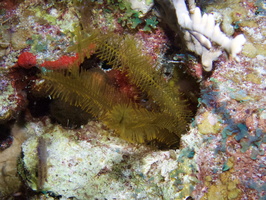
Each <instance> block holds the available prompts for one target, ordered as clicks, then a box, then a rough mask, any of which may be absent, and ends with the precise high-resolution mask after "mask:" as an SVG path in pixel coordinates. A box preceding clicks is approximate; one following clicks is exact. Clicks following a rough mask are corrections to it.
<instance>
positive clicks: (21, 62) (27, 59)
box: [18, 52, 37, 69]
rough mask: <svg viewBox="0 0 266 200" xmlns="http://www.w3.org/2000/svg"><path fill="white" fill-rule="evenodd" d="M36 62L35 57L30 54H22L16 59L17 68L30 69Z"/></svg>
mask: <svg viewBox="0 0 266 200" xmlns="http://www.w3.org/2000/svg"><path fill="white" fill-rule="evenodd" d="M36 64H37V60H36V56H35V55H33V54H32V53H30V52H23V53H22V54H20V56H19V57H18V66H20V67H23V68H25V69H30V68H32V67H34V66H36Z"/></svg>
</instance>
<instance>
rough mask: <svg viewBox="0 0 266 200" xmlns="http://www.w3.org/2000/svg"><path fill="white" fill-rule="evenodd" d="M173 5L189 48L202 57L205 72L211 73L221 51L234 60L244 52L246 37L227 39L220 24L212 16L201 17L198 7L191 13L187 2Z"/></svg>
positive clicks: (178, 0) (175, 0)
mask: <svg viewBox="0 0 266 200" xmlns="http://www.w3.org/2000/svg"><path fill="white" fill-rule="evenodd" d="M173 5H174V7H175V10H176V16H177V20H178V24H179V25H180V26H181V28H182V30H183V31H184V39H185V40H186V43H187V48H188V49H189V50H190V51H193V52H195V53H196V54H198V55H200V56H201V60H202V65H203V68H204V70H205V71H211V69H212V62H213V61H214V60H216V59H217V58H218V57H219V56H220V55H221V53H222V50H221V49H225V50H226V51H227V52H228V53H229V54H230V55H231V57H232V58H236V55H237V54H238V53H239V52H240V51H241V50H242V46H243V44H244V43H245V42H246V39H245V37H244V35H242V34H241V35H238V36H236V37H235V38H229V37H227V36H226V35H225V34H224V33H223V32H222V31H221V29H220V27H219V24H216V25H215V19H214V17H213V15H212V14H206V13H205V14H203V15H201V11H200V9H199V8H198V7H196V8H195V9H193V10H191V11H190V12H189V11H188V9H187V6H186V4H185V0H173Z"/></svg>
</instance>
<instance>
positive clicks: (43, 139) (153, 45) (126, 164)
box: [0, 0, 266, 200]
mask: <svg viewBox="0 0 266 200" xmlns="http://www.w3.org/2000/svg"><path fill="white" fill-rule="evenodd" d="M130 2H132V3H133V2H137V1H124V0H121V1H120V0H119V1H113V0H103V1H91V0H82V1H74V0H73V1H65V0H64V1H53V0H47V1H30V0H25V1H6V0H5V1H1V2H0V5H1V12H0V20H1V25H2V26H1V27H0V36H1V37H0V56H1V59H0V78H1V81H0V98H1V101H0V124H1V125H0V128H1V130H0V199H51V200H52V199H60V198H61V199H96V198H98V199H113V198H116V199H178V200H179V199H195V200H208V199H213V198H214V197H215V198H216V199H221V200H226V199H231V200H239V199H241V200H242V199H243V200H244V199H258V200H263V199H265V197H266V186H265V182H266V179H265V177H266V172H265V171H266V170H265V168H266V166H265V158H266V156H265V150H266V137H265V135H266V110H265V107H266V99H265V96H266V90H265V88H266V82H265V78H266V68H265V66H266V59H265V27H266V24H265V17H264V16H263V14H264V13H265V7H263V1H260V0H257V1H254V2H253V1H248V0H237V1H236V0H227V1H220V2H219V1H200V2H198V4H197V6H199V7H200V10H201V11H202V12H206V13H205V14H203V15H201V13H200V12H199V10H198V9H196V10H194V11H195V12H196V14H195V13H194V14H192V13H190V10H191V9H193V8H194V9H195V7H196V5H193V4H191V2H193V1H189V2H187V3H188V4H187V5H189V9H188V8H187V7H186V5H184V4H183V2H184V1H175V3H177V2H181V3H182V6H181V7H179V8H178V9H183V10H182V12H183V14H185V16H186V17H185V20H184V21H183V22H184V23H185V22H189V23H187V24H183V22H181V21H180V20H182V19H181V18H180V17H178V19H176V13H175V10H174V9H173V6H171V5H173V4H172V2H171V1H168V0H160V2H158V1H154V2H150V1H141V2H142V3H144V2H145V5H144V4H138V5H137V6H141V5H143V7H138V8H139V9H137V8H136V7H132V6H131V3H130ZM147 5H148V7H147ZM151 5H154V6H158V5H160V6H161V9H159V10H160V11H164V12H162V13H160V15H158V16H159V17H158V16H155V13H156V12H155V10H154V9H153V7H150V6H151ZM135 9H136V10H135ZM178 9H177V10H178ZM188 10H189V11H188ZM182 12H181V13H178V14H177V15H179V14H182ZM184 12H185V13H184ZM208 13H212V14H213V16H214V17H210V16H211V15H210V14H208ZM195 16H198V18H197V19H194V18H195ZM204 16H205V17H204ZM209 17H210V18H213V19H215V20H216V22H215V23H216V24H220V28H221V29H219V31H218V32H219V34H218V35H219V36H221V38H224V39H225V38H227V39H225V40H227V41H229V43H230V44H231V43H232V42H233V41H235V40H234V39H233V38H240V39H241V42H240V43H242V42H243V41H244V40H243V36H237V35H239V34H243V35H244V37H245V40H246V43H245V44H244V46H243V50H242V54H239V55H237V57H238V59H237V61H236V60H233V59H230V58H229V59H228V56H227V55H226V54H225V53H222V52H223V49H225V51H227V53H228V54H230V53H232V52H235V53H233V54H237V53H238V51H235V50H232V49H231V47H232V46H231V47H227V45H226V46H223V45H219V44H216V42H217V43H219V41H217V40H216V39H213V38H212V37H208V36H207V35H205V34H206V32H205V31H203V32H197V33H196V32H195V30H198V29H197V28H196V27H194V26H197V25H199V24H197V23H194V22H196V21H197V20H199V19H201V20H202V21H203V19H204V18H206V19H209ZM192 21H193V23H192ZM211 21H212V20H211ZM213 23H214V22H213V21H212V22H211V25H212V24H213ZM188 26H192V27H188ZM215 26H216V27H217V28H216V29H217V30H218V26H219V25H215ZM77 27H81V30H82V31H81V30H80V29H78V28H77ZM193 27H194V28H193ZM92 30H98V31H99V30H100V36H99V37H101V35H102V36H103V35H105V34H107V35H108V33H110V32H112V34H114V35H119V36H121V37H118V39H119V40H116V41H122V43H123V42H124V41H125V38H126V37H129V38H133V39H134V45H135V46H136V47H137V49H138V48H140V49H138V54H140V55H142V56H143V55H145V56H146V57H149V58H150V59H151V63H152V65H151V66H156V69H155V70H156V71H157V72H158V73H160V74H162V76H161V79H160V80H161V82H160V83H158V84H159V85H160V84H168V85H167V87H169V88H170V90H175V89H177V88H180V89H181V91H182V92H183V91H185V92H186V95H187V94H188V95H189V94H190V95H191V96H192V98H193V101H194V102H195V99H196V105H195V106H194V107H195V109H196V110H195V111H194V112H196V115H195V116H194V118H193V120H192V121H191V123H190V124H189V127H188V128H187V129H186V131H185V132H186V133H184V134H182V136H181V138H180V146H179V149H165V150H159V149H158V148H155V147H154V146H146V145H143V144H132V143H129V142H127V141H126V140H123V139H121V138H119V137H116V133H115V131H114V130H110V129H108V128H107V127H106V126H105V125H104V124H102V122H101V121H97V120H95V118H94V117H93V116H88V115H84V113H82V112H81V111H80V110H78V109H75V108H74V107H73V106H72V107H71V106H68V105H67V104H66V103H62V101H61V100H58V99H57V100H51V99H50V98H44V97H43V96H45V95H46V94H44V92H41V91H39V92H38V90H37V88H38V84H41V82H40V83H39V81H40V76H39V75H40V74H41V73H42V74H47V75H48V74H49V75H52V74H53V73H54V75H55V74H56V73H59V74H60V72H62V71H65V72H68V73H67V74H65V75H69V77H71V67H70V66H73V64H74V63H76V62H80V63H78V64H80V65H79V67H80V69H82V70H84V71H85V72H86V73H96V75H98V78H99V79H101V78H103V77H105V78H106V79H105V80H109V81H110V82H109V81H108V84H111V85H112V86H114V87H115V88H116V89H117V90H118V91H119V93H122V94H124V95H126V96H127V98H128V99H130V101H133V102H134V101H136V102H134V103H135V104H139V105H141V106H142V107H141V108H145V109H147V110H149V109H151V108H154V109H158V110H159V112H161V113H163V112H165V110H170V111H171V108H170V107H169V108H168V107H167V106H169V105H170V104H169V102H167V101H164V100H162V101H163V102H161V103H159V104H158V102H159V100H154V99H156V98H154V99H153V100H152V101H151V102H149V101H144V102H143V101H142V102H138V100H139V99H142V100H145V99H146V100H147V99H149V98H147V96H145V95H147V94H144V93H145V92H143V91H141V92H140V89H139V87H141V86H142V85H143V82H141V81H140V82H141V84H139V85H138V84H137V83H134V82H133V83H132V82H130V80H131V78H130V76H131V75H132V74H134V73H139V72H141V73H143V69H142V68H141V66H138V68H136V69H138V71H137V72H135V71H132V72H130V71H127V70H124V71H123V70H121V71H120V70H119V66H115V64H114V63H113V62H114V61H116V62H118V61H121V58H119V59H115V58H116V57H115V56H112V55H109V57H108V58H109V60H108V59H107V58H104V57H101V56H98V57H97V55H96V51H97V50H98V49H97V48H98V47H97V46H96V43H93V44H92V45H90V46H89V47H88V48H87V47H86V48H87V50H88V49H89V50H90V51H85V52H82V51H81V49H83V50H84V49H86V48H84V46H82V45H87V44H88V43H86V42H84V41H83V42H80V41H81V40H82V39H86V38H88V37H91V36H92V34H91V33H93V31H92ZM220 30H221V31H223V32H224V33H225V34H226V36H225V35H224V34H223V33H222V32H221V31H220ZM206 31H207V32H208V30H206ZM186 32H187V33H188V34H189V36H190V37H194V39H195V38H196V40H197V38H198V40H197V41H198V42H199V44H200V47H201V48H205V50H206V49H207V50H208V51H209V49H208V48H206V47H210V46H208V45H209V44H211V49H212V48H214V50H215V51H216V50H217V51H218V52H219V51H220V52H221V54H219V56H218V54H217V55H214V57H217V58H215V59H213V57H212V59H209V61H210V60H211V64H212V65H210V62H209V63H208V64H206V65H205V69H207V70H210V68H212V70H211V71H210V72H206V70H205V71H202V67H201V66H202V64H204V62H205V61H206V60H205V58H204V57H202V56H201V59H198V57H197V52H195V51H194V50H193V48H195V45H194V44H193V45H194V46H193V45H192V47H191V48H189V45H190V44H191V38H190V40H189V41H184V40H182V38H183V39H184V37H182V36H184V34H185V35H186V34H187V33H186ZM202 36H204V37H205V38H204V37H202ZM241 37H242V38H241ZM194 39H192V40H194ZM205 39H206V40H205ZM102 40H103V39H102ZM103 41H105V42H106V43H104V44H103V43H102V44H101V45H103V46H104V45H106V46H105V47H106V48H107V47H108V48H109V47H110V46H108V44H109V43H108V42H109V41H108V40H107V39H104V40H103ZM204 41H205V42H206V43H204ZM215 41H216V42H215ZM209 42H210V43H209ZM237 43H238V42H237ZM240 43H238V44H240ZM98 44H99V43H98ZM115 44H116V45H117V46H118V47H117V48H119V44H118V42H116V43H115ZM141 44H144V45H143V46H141ZM197 44H198V43H197ZM75 45H76V46H75ZM186 45H188V46H186ZM204 45H205V46H204ZM196 46H197V45H196ZM233 46H234V45H233ZM237 46H238V45H237ZM240 46H241V45H239V46H238V47H240ZM74 47H75V48H74ZM184 47H185V48H184ZM99 49H101V48H99ZM102 49H103V48H102ZM237 49H238V50H239V49H240V48H237ZM186 50H188V51H186ZM205 50H204V51H205ZM193 51H194V53H195V54H193V53H192V52H193ZM80 52H82V53H80ZM109 52H113V53H117V52H118V50H116V51H109ZM220 52H219V53H220ZM98 55H100V53H99V54H98ZM114 55H116V56H117V54H114ZM199 55H202V54H200V53H199ZM102 56H104V55H102ZM233 56H235V55H233ZM86 57H87V58H86ZM117 57H119V55H118V56H117ZM127 57H130V55H129V56H127ZM133 58H134V57H133ZM207 60H208V59H207ZM214 60H215V61H214ZM108 61H110V63H109V64H108ZM212 61H214V62H212ZM81 63H82V64H81ZM128 63H129V62H127V64H128ZM134 63H135V64H136V61H134ZM120 64H121V63H119V65H120ZM129 64H130V63H129ZM135 64H134V65H135ZM112 66H115V67H114V68H116V69H115V70H114V69H112V70H110V68H112ZM59 68H60V69H59ZM99 68H100V71H99ZM57 70H59V71H60V72H59V71H57ZM108 70H109V71H108ZM149 72H152V71H151V70H149ZM157 72H156V73H157ZM177 72H181V73H177ZM82 73H83V72H82ZM82 73H81V74H82ZM129 73H131V74H130V75H128V74H129ZM152 73H153V72H152ZM184 74H186V75H184ZM189 74H192V75H193V77H195V78H196V79H197V80H196V81H198V82H199V83H198V85H199V86H200V88H199V90H200V96H199V97H197V96H196V95H195V94H193V93H194V91H195V90H189V89H188V85H189V84H188V83H191V82H192V81H190V80H192V79H189V78H188V77H189ZM61 75H62V73H61ZM72 75H73V74H72ZM94 75H95V74H94ZM147 76H148V77H150V76H151V74H149V73H147ZM147 76H145V77H147ZM47 77H48V76H47ZM184 77H185V79H186V80H183V79H182V78H184ZM134 80H137V79H134ZM149 80H150V81H151V80H152V81H153V79H149ZM157 80H158V79H157ZM144 81H145V80H144ZM71 83H72V82H71V81H69V84H71ZM98 83H99V82H98ZM99 85H100V84H98V86H99ZM146 86H147V85H146ZM143 87H144V86H143ZM191 87H192V88H193V87H196V85H195V84H192V86H191ZM81 90H82V88H81ZM145 91H146V90H145ZM158 91H160V90H158ZM185 92H184V93H185ZM82 93H84V91H82ZM154 93H155V92H154ZM191 93H192V94H191ZM166 94H167V95H170V94H171V92H169V93H168V92H166ZM151 96H153V95H151ZM73 98H74V97H73ZM150 99H151V98H150ZM103 100H104V99H103ZM105 101H107V102H108V99H107V100H106V99H105ZM164 103H165V105H164ZM142 104H144V107H143V105H142ZM149 104H151V105H152V106H154V107H151V108H149V107H148V105H149ZM157 104H158V105H159V106H158V105H157ZM104 105H106V104H104ZM155 105H157V106H158V107H157V106H155ZM116 106H117V110H116V113H113V115H112V116H113V117H112V120H117V118H116V117H115V116H116V115H117V112H119V111H120V110H121V109H124V108H121V104H120V105H116ZM170 106H171V105H170ZM51 109H52V111H51ZM108 109H110V107H108ZM188 109H190V107H188ZM129 111H130V112H128V119H129V121H130V119H132V118H130V114H131V115H136V116H137V114H136V111H138V109H136V110H133V111H132V110H131V109H130V110H129ZM149 111H150V110H149ZM167 112H169V111H167ZM172 112H174V113H175V112H176V111H174V110H172ZM142 114H143V113H142ZM149 114H150V113H149ZM118 115H120V116H121V114H119V113H118ZM76 116H78V117H76ZM105 116H108V115H105ZM168 116H169V115H168ZM147 118H148V120H149V119H150V116H147ZM162 119H164V120H165V118H162ZM135 120H136V121H137V122H141V121H142V120H143V119H142V118H138V117H136V118H135ZM145 120H146V119H145ZM166 120H168V119H166ZM87 122H88V123H87ZM130 122H131V121H130ZM131 123H132V122H131ZM160 123H163V121H162V122H160ZM110 124H111V125H113V123H111V122H110ZM111 125H110V127H111ZM137 125H140V123H137ZM170 125H171V124H170ZM2 127H8V128H7V131H5V129H4V128H2ZM112 128H114V129H116V127H112ZM134 128H135V127H134ZM183 128H184V127H183ZM149 129H150V128H147V130H149ZM151 129H152V128H151ZM174 129H178V128H176V127H175V128H174ZM184 129H185V128H184ZM184 129H183V130H184ZM175 131H179V130H173V132H175ZM21 149H22V152H21Z"/></svg>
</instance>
